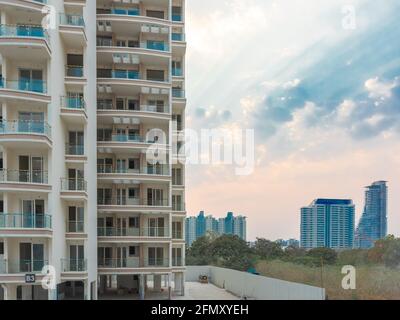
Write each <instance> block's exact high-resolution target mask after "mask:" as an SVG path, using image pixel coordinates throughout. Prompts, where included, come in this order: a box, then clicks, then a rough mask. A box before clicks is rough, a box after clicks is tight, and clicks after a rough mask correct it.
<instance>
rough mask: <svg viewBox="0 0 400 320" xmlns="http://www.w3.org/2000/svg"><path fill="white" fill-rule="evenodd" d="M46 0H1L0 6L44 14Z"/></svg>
mask: <svg viewBox="0 0 400 320" xmlns="http://www.w3.org/2000/svg"><path fill="white" fill-rule="evenodd" d="M47 3H48V0H1V1H0V8H5V9H15V8H18V9H19V10H26V13H30V14H34V15H38V16H44V15H46V14H47V12H46V11H45V10H43V9H44V7H45V6H46V5H47Z"/></svg>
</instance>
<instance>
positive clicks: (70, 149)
mask: <svg viewBox="0 0 400 320" xmlns="http://www.w3.org/2000/svg"><path fill="white" fill-rule="evenodd" d="M65 154H66V155H67V156H83V155H85V146H83V145H77V144H69V143H67V144H66V145H65Z"/></svg>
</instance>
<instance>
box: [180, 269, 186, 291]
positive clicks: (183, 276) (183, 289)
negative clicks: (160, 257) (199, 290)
mask: <svg viewBox="0 0 400 320" xmlns="http://www.w3.org/2000/svg"><path fill="white" fill-rule="evenodd" d="M181 280H182V287H181V296H182V297H183V296H184V295H185V283H186V273H184V272H183V273H182V279H181Z"/></svg>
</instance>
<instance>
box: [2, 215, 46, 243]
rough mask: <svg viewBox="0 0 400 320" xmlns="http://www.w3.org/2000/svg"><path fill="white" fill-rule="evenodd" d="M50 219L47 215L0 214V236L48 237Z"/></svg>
mask: <svg viewBox="0 0 400 320" xmlns="http://www.w3.org/2000/svg"><path fill="white" fill-rule="evenodd" d="M51 219H52V217H51V216H50V215H48V214H32V213H0V235H1V236H4V237H6V236H13V237H14V236H18V237H50V236H51V235H52V231H51V229H52V220H51Z"/></svg>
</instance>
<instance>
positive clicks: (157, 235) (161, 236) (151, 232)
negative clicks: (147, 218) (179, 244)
mask: <svg viewBox="0 0 400 320" xmlns="http://www.w3.org/2000/svg"><path fill="white" fill-rule="evenodd" d="M97 237H98V240H97V241H98V242H103V243H114V242H115V243H120V242H121V241H122V240H123V241H127V242H136V243H153V242H167V241H169V240H170V239H171V237H170V233H169V228H167V227H164V228H150V227H149V228H141V229H139V228H135V229H128V228H125V229H123V228H116V227H104V228H102V227H99V228H97Z"/></svg>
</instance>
